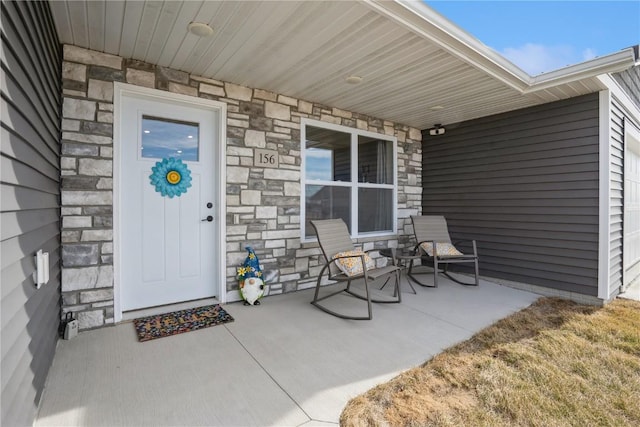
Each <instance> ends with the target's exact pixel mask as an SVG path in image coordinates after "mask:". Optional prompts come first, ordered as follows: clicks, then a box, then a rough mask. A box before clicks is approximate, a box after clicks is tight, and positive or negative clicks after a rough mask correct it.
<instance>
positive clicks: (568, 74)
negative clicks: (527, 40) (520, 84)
mask: <svg viewBox="0 0 640 427" xmlns="http://www.w3.org/2000/svg"><path fill="white" fill-rule="evenodd" d="M635 62H636V61H635V54H634V52H633V49H632V48H628V49H624V50H621V51H619V52H616V53H612V54H610V55H605V56H601V57H599V58H595V59H592V60H590V61H585V62H581V63H579V64H575V65H571V66H568V67H564V68H561V69H559V70H555V71H550V72H548V73H544V74H540V75H538V76H536V77H533V78H532V79H531V85H530V86H529V88H528V89H526V90H525V93H531V92H536V91H538V90H544V89H549V88H551V87H555V86H560V85H562V84H566V83H571V82H575V81H578V80H582V79H586V78H592V77H597V76H599V75H602V74H608V73H617V72H619V71H624V70H627V69H629V68H631V67H633V66H634V64H635Z"/></svg>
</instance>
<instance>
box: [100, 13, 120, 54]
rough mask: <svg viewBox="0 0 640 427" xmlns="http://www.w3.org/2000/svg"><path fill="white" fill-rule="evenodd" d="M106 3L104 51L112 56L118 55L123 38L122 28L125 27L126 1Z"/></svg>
mask: <svg viewBox="0 0 640 427" xmlns="http://www.w3.org/2000/svg"><path fill="white" fill-rule="evenodd" d="M105 3H106V5H105V12H104V21H105V25H104V29H105V32H104V51H105V52H107V53H110V54H112V55H118V54H119V52H120V42H121V38H122V26H123V25H124V9H125V4H124V1H107V2H105ZM106 23H108V25H106Z"/></svg>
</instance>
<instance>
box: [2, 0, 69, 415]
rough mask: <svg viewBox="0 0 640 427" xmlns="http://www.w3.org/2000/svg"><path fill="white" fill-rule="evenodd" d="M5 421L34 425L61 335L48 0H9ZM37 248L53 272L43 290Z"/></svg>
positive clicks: (53, 58) (54, 84)
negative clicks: (38, 276)
mask: <svg viewBox="0 0 640 427" xmlns="http://www.w3.org/2000/svg"><path fill="white" fill-rule="evenodd" d="M1 13H2V33H1V37H2V63H1V67H2V72H3V75H4V78H3V80H2V91H1V95H0V102H1V108H2V120H1V123H0V132H1V135H0V137H1V139H2V146H1V152H0V169H1V177H0V178H1V181H0V187H1V189H2V200H1V203H2V204H1V205H0V206H1V207H0V220H1V221H2V228H1V237H0V251H1V253H2V258H1V267H2V275H1V281H2V293H1V299H0V305H1V307H0V308H1V324H0V335H1V340H2V351H1V356H2V368H1V369H2V371H1V383H2V394H1V400H2V414H1V420H0V424H2V425H16V426H18V425H31V424H32V423H33V420H34V418H35V414H36V411H37V407H38V403H39V400H40V396H41V394H42V390H43V388H44V382H45V379H46V377H47V373H48V371H49V367H50V366H51V362H52V360H53V356H54V353H55V349H56V344H57V340H58V335H57V327H58V323H59V318H60V277H61V274H60V166H59V164H60V142H59V141H60V111H61V82H62V79H61V65H62V51H61V48H60V45H59V43H58V39H57V36H56V32H55V28H54V27H53V19H52V17H51V11H50V9H49V4H48V3H47V2H13V1H5V0H3V1H2V10H1ZM38 249H42V250H44V251H45V252H49V254H50V271H49V275H50V280H49V283H48V284H47V285H44V286H43V287H41V288H40V289H36V287H35V286H34V283H33V279H32V278H31V275H32V273H33V271H34V269H35V262H34V259H33V255H34V254H35V252H36V251H37V250H38Z"/></svg>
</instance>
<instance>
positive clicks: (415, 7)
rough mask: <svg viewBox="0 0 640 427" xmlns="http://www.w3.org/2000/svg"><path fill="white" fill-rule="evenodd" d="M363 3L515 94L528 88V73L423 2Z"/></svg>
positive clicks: (385, 0)
mask: <svg viewBox="0 0 640 427" xmlns="http://www.w3.org/2000/svg"><path fill="white" fill-rule="evenodd" d="M364 3H365V4H367V5H368V6H369V7H370V8H372V9H373V10H375V11H376V12H378V13H379V14H381V15H383V16H385V17H387V18H389V19H391V20H393V21H395V22H396V23H398V24H400V25H402V26H403V27H405V28H406V29H408V30H410V31H412V32H413V33H415V34H417V35H419V36H421V37H423V38H425V39H427V40H429V41H431V42H433V43H435V44H437V45H438V46H440V48H441V49H443V50H445V51H446V52H449V53H450V54H452V55H454V56H456V57H457V58H459V59H460V60H462V61H464V62H466V63H468V64H470V65H471V66H473V67H475V68H477V69H480V70H482V71H484V72H485V73H487V74H488V75H490V76H491V77H493V78H495V79H497V80H499V81H501V82H503V83H504V84H506V85H507V86H510V87H512V88H513V89H516V90H519V91H522V90H524V89H526V88H527V87H528V85H529V80H530V79H531V76H530V75H529V74H527V73H526V72H525V71H524V70H522V69H521V68H519V67H518V66H516V65H515V64H513V63H512V62H510V61H508V60H507V59H506V58H504V57H503V56H501V55H500V54H499V53H498V52H496V51H495V50H493V49H491V48H490V47H488V46H487V45H485V44H484V43H482V42H481V41H480V40H478V39H477V38H475V37H474V36H472V35H471V34H469V33H468V32H466V31H465V30H464V29H462V28H461V27H459V26H457V25H456V24H454V23H453V22H451V21H449V20H448V19H447V18H445V17H444V16H442V15H441V14H439V13H438V12H436V11H435V10H433V9H431V8H430V7H429V6H427V5H426V4H425V3H423V2H416V1H411V0H394V1H388V0H364Z"/></svg>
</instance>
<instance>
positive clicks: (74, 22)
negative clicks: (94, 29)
mask: <svg viewBox="0 0 640 427" xmlns="http://www.w3.org/2000/svg"><path fill="white" fill-rule="evenodd" d="M67 8H68V10H69V21H70V22H71V33H72V38H73V41H72V42H71V43H72V44H74V45H76V46H83V47H88V46H89V28H88V25H87V5H86V3H85V2H69V3H67Z"/></svg>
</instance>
